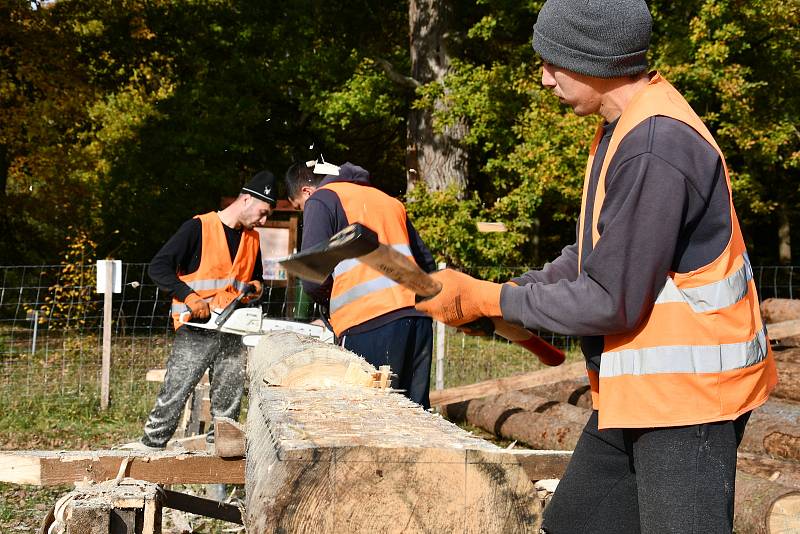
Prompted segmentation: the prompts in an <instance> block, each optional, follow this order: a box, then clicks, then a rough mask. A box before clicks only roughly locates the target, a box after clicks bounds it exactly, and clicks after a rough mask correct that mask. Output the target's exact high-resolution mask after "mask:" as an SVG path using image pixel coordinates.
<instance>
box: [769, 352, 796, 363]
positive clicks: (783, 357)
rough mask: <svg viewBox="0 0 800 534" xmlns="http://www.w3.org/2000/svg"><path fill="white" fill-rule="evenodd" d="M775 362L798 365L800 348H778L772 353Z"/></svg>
mask: <svg viewBox="0 0 800 534" xmlns="http://www.w3.org/2000/svg"><path fill="white" fill-rule="evenodd" d="M772 354H773V356H775V361H776V362H788V363H796V364H798V365H800V348H779V349H774V350H773V351H772Z"/></svg>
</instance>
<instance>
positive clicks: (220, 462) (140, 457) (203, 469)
mask: <svg viewBox="0 0 800 534" xmlns="http://www.w3.org/2000/svg"><path fill="white" fill-rule="evenodd" d="M126 458H130V460H129V464H128V468H127V469H126V471H125V474H126V476H128V477H131V478H136V479H139V480H146V481H148V482H154V483H157V484H216V483H223V484H244V470H245V469H244V459H241V458H240V459H225V458H219V457H217V456H213V455H211V454H208V453H204V452H196V453H186V452H169V451H167V452H153V453H149V454H148V453H139V452H136V453H131V452H128V451H118V450H100V451H67V452H64V451H0V482H11V483H15V484H33V485H36V486H56V485H60V484H73V483H75V482H81V481H84V480H90V481H94V482H103V481H105V480H110V479H112V478H115V477H116V476H117V473H118V472H119V469H120V466H121V464H122V462H123V460H125V459H126Z"/></svg>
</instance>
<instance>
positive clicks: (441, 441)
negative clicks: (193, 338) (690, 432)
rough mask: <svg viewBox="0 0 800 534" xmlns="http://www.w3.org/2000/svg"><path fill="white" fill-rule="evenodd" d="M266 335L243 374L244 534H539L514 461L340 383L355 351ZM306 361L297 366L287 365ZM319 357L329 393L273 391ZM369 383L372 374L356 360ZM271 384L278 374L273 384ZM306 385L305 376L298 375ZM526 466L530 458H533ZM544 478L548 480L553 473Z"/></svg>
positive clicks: (418, 413)
mask: <svg viewBox="0 0 800 534" xmlns="http://www.w3.org/2000/svg"><path fill="white" fill-rule="evenodd" d="M326 347H330V345H325V344H322V343H318V344H315V343H311V342H309V341H308V340H307V339H306V340H303V339H301V338H299V337H298V336H296V335H294V334H288V333H276V334H270V335H266V336H263V337H262V339H261V341H260V343H259V345H258V346H257V347H256V348H255V350H254V355H253V358H252V359H251V362H256V363H255V364H253V365H250V366H249V372H250V408H249V411H248V420H247V454H246V458H247V470H246V474H245V489H246V491H245V494H246V496H247V503H246V516H245V526H246V527H247V529H248V532H275V531H285V532H303V531H315V532H348V533H355V534H358V533H366V532H370V533H372V532H467V533H469V532H475V533H478V532H480V533H483V532H536V531H537V530H538V526H539V523H540V516H541V502H540V500H539V499H538V497H537V495H536V492H535V490H534V488H533V483H532V482H531V480H530V478H529V475H528V472H527V470H526V469H525V468H524V465H523V462H521V461H520V458H519V457H518V455H517V454H516V453H513V452H512V451H507V450H505V449H502V448H500V447H497V446H495V445H493V444H491V443H489V442H486V441H483V440H481V439H478V438H476V437H475V436H472V435H471V434H469V433H467V432H465V431H463V430H462V429H460V428H458V427H456V426H455V425H452V424H450V423H448V422H447V421H445V420H444V419H442V418H441V417H439V416H438V415H436V414H432V413H430V412H427V411H425V410H423V409H422V408H421V407H420V406H418V405H416V404H414V403H412V402H411V401H409V400H408V399H407V398H405V397H403V396H401V395H399V394H397V393H390V392H387V391H384V390H380V389H375V388H372V387H364V386H362V387H359V386H357V385H354V384H352V383H345V382H343V381H340V382H338V383H337V381H336V380H337V378H336V377H339V379H342V378H343V377H344V376H345V375H346V369H347V367H348V365H350V363H352V362H353V357H354V356H355V355H353V354H352V353H347V352H345V351H342V350H341V349H339V348H337V347H331V349H332V350H330V352H327V351H325V350H324V349H325V348H326ZM301 352H302V353H303V358H302V359H301V358H297V357H294V356H295V355H297V354H298V353H301ZM312 353H313V354H314V355H316V356H319V357H320V358H321V361H324V362H325V366H324V367H325V368H326V369H333V368H338V369H340V371H341V372H338V373H328V374H327V376H326V379H325V380H324V383H320V382H317V383H316V385H314V386H313V387H308V386H307V384H308V383H307V382H305V379H304V380H303V381H302V382H301V383H300V384H297V383H295V384H292V385H291V386H288V385H287V382H285V381H281V383H282V384H283V387H275V386H274V385H271V384H275V383H276V382H275V380H274V378H273V379H269V380H267V381H265V380H264V376H265V375H264V373H265V372H270V373H272V372H274V370H275V369H283V371H282V374H283V376H284V377H291V376H299V375H298V374H295V373H293V372H292V365H291V363H289V362H299V361H301V360H302V363H301V365H303V366H304V367H305V370H308V369H313V368H314V358H313V357H309V356H310V355H311V354H312ZM359 365H364V366H368V367H365V371H366V372H367V373H368V376H370V377H371V376H372V375H373V374H374V373H375V372H378V371H377V370H376V369H374V368H371V366H369V364H367V363H366V362H363V363H362V364H359ZM271 376H273V377H274V376H275V375H274V374H273V375H271ZM305 376H306V377H307V376H308V375H305ZM532 461H533V460H532ZM547 474H548V476H550V475H551V473H550V470H548V473H547Z"/></svg>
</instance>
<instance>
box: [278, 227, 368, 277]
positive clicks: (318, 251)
mask: <svg viewBox="0 0 800 534" xmlns="http://www.w3.org/2000/svg"><path fill="white" fill-rule="evenodd" d="M379 246H380V242H379V241H378V234H376V233H375V232H373V231H372V230H370V229H369V228H367V227H366V226H364V225H363V224H359V223H355V224H351V225H350V226H348V227H347V228H344V229H343V230H342V231H340V232H338V233H336V234H334V235H333V236H331V238H330V239H328V240H327V241H325V242H323V243H319V244H317V245H314V246H313V247H311V248H308V249H306V250H304V251H303V252H298V253H296V254H292V255H291V256H287V257H286V258H283V259H279V260H278V263H279V264H280V265H281V266H282V267H283V268H284V269H286V270H287V271H288V272H290V273H292V274H293V275H295V276H298V277H300V278H302V279H304V280H311V281H312V282H316V283H318V284H321V283H323V282H324V281H325V279H326V278H328V276H330V274H331V273H332V272H333V270H334V269H335V268H336V266H337V265H338V264H339V262H341V261H343V260H349V259H353V258H360V257H361V256H365V255H367V254H369V253H370V252H373V251H375V250H376V249H377V248H378V247H379Z"/></svg>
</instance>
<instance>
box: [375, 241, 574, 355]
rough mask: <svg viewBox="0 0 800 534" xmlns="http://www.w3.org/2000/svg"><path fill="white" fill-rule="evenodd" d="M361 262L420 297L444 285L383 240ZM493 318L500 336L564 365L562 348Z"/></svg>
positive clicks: (525, 329) (436, 291)
mask: <svg viewBox="0 0 800 534" xmlns="http://www.w3.org/2000/svg"><path fill="white" fill-rule="evenodd" d="M359 261H361V262H363V263H366V264H367V265H369V266H370V267H372V268H373V269H375V270H376V271H378V272H380V273H381V274H383V275H384V276H386V277H387V278H389V279H391V280H394V281H395V282H397V283H398V284H400V285H401V286H404V287H406V288H408V289H410V290H411V291H413V292H414V293H415V294H416V295H419V296H420V297H433V296H435V295H437V294H438V293H439V291H441V290H442V284H441V283H440V282H438V281H437V280H435V279H434V278H433V277H432V276H431V275H429V274H428V273H426V272H425V271H423V270H422V269H420V268H419V265H417V264H416V263H414V262H413V261H412V260H410V259H408V258H407V257H406V256H404V255H402V254H401V253H400V252H398V251H397V250H395V249H393V248H392V247H388V246H386V245H384V244H383V243H381V244H380V245H379V246H378V248H377V249H375V250H374V251H372V252H370V253H369V254H367V255H365V256H361V257H360V258H359ZM491 321H492V323H494V330H495V332H496V333H497V334H498V335H499V336H501V337H504V338H505V339H507V340H509V341H511V342H513V343H516V344H517V345H520V346H521V347H524V348H526V349H527V350H529V351H530V352H532V353H534V354H535V355H536V356H537V357H538V358H539V360H540V361H541V362H542V363H543V364H545V365H561V364H562V363H563V362H564V353H563V352H562V351H561V350H559V349H558V348H556V347H554V346H553V345H551V344H550V343H548V342H546V341H545V340H544V339H542V338H540V337H539V336H537V335H536V334H534V333H533V332H531V331H530V330H528V329H527V328H523V327H521V326H517V325H515V324H511V323H509V322H508V321H505V320H504V319H502V318H501V317H492V318H491Z"/></svg>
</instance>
